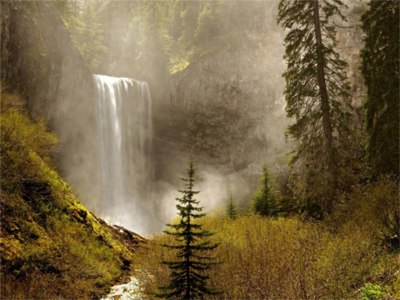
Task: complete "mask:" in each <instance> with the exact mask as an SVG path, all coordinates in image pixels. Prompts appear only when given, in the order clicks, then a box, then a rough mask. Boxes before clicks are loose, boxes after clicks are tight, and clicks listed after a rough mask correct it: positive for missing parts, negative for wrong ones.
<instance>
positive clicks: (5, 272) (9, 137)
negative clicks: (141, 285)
mask: <svg viewBox="0 0 400 300" xmlns="http://www.w3.org/2000/svg"><path fill="white" fill-rule="evenodd" d="M2 96H3V94H2ZM2 98H3V97H2ZM0 137H1V139H0V158H1V189H0V206H1V208H2V215H1V218H2V226H1V228H0V241H1V242H0V253H1V257H2V260H1V269H2V276H1V285H0V286H1V294H2V297H4V298H7V299H8V298H13V299H14V298H19V299H27V298H35V299H53V298H56V297H63V298H68V299H83V298H93V297H95V298H99V297H100V296H102V295H104V294H105V293H106V292H107V291H108V289H109V285H111V283H113V282H114V281H115V280H116V279H118V278H120V277H121V276H122V270H121V268H122V267H125V269H126V268H129V264H130V261H131V260H132V252H131V251H132V249H130V248H128V246H127V245H125V244H124V243H123V242H122V239H121V236H119V235H118V233H117V230H114V229H113V228H111V227H109V226H107V225H106V224H104V222H103V223H101V221H100V220H99V219H97V218H96V217H95V216H94V215H92V214H91V213H90V212H89V211H87V209H86V208H84V207H83V206H82V205H81V204H80V203H78V202H77V199H76V197H75V196H74V195H73V194H72V192H71V189H70V187H69V186H68V185H67V184H66V183H65V182H64V181H63V180H62V179H61V178H60V176H59V175H58V174H57V172H56V171H55V170H54V169H53V167H52V154H53V153H54V148H55V146H56V143H57V138H56V137H55V135H54V134H52V133H51V132H49V131H48V130H47V128H46V126H45V124H44V122H43V121H42V120H39V121H34V120H32V119H30V118H29V116H28V115H27V114H26V113H25V112H24V111H22V110H16V109H15V108H12V106H10V107H9V108H8V109H5V110H3V111H2V113H1V115H0Z"/></svg>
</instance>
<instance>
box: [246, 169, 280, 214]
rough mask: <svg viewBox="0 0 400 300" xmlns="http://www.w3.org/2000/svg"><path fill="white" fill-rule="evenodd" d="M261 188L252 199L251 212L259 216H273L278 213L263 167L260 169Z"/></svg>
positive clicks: (266, 170)
mask: <svg viewBox="0 0 400 300" xmlns="http://www.w3.org/2000/svg"><path fill="white" fill-rule="evenodd" d="M260 183H261V187H260V189H259V190H258V191H257V192H256V193H255V195H254V196H253V199H252V211H253V212H254V213H255V214H257V215H260V216H264V217H266V216H275V215H276V214H277V213H278V210H279V208H278V205H277V202H276V199H275V197H274V195H273V192H272V190H271V186H270V183H269V176H268V169H267V166H266V165H264V166H263V169H262V177H261V181H260Z"/></svg>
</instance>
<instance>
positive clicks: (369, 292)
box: [361, 283, 387, 300]
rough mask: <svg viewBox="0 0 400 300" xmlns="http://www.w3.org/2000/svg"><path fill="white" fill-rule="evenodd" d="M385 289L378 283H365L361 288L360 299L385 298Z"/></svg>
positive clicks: (375, 299)
mask: <svg viewBox="0 0 400 300" xmlns="http://www.w3.org/2000/svg"><path fill="white" fill-rule="evenodd" d="M386 294H387V289H385V288H384V287H382V286H381V285H380V284H373V283H366V284H365V285H364V286H363V287H362V288H361V299H362V300H381V299H385V295H386Z"/></svg>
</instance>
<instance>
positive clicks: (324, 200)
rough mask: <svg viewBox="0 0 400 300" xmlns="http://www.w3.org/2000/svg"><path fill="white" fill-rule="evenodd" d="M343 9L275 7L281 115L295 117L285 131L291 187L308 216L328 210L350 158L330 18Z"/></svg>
mask: <svg viewBox="0 0 400 300" xmlns="http://www.w3.org/2000/svg"><path fill="white" fill-rule="evenodd" d="M342 7H343V3H342V1H336V0H335V1H296V0H290V1H287V0H282V1H281V2H280V4H279V13H278V22H279V23H281V24H282V26H283V27H284V28H286V29H288V32H287V34H286V37H285V46H286V52H285V58H286V60H287V70H286V72H285V73H284V77H285V79H286V89H285V98H286V103H287V106H286V112H287V115H288V117H290V118H294V119H295V120H294V123H293V125H291V126H289V128H288V133H289V134H290V135H291V136H292V137H294V138H295V139H296V140H297V141H298V142H299V144H298V148H297V150H296V151H295V153H294V156H293V159H292V167H293V175H292V177H291V185H292V186H293V189H294V191H295V193H296V195H298V197H299V198H300V199H301V201H302V204H301V206H303V208H305V209H306V210H308V211H309V212H311V213H313V212H315V211H317V212H321V211H322V212H327V211H331V209H332V206H333V203H332V202H333V200H334V193H335V192H336V190H337V187H338V186H339V185H340V183H341V182H340V181H339V177H340V171H341V170H340V169H339V166H341V165H344V164H343V160H344V159H346V158H348V157H349V153H348V151H349V149H350V147H349V145H350V143H348V139H349V137H350V131H349V117H350V115H349V108H348V106H349V102H348V98H349V84H348V80H347V77H346V73H347V71H346V66H347V65H346V63H345V62H344V61H343V60H341V59H340V56H339V54H338V52H337V51H336V47H337V41H336V37H335V36H336V31H335V26H333V25H332V22H333V19H334V18H338V19H341V20H343V19H344V17H343V15H342V14H341V9H342ZM342 172H343V173H345V171H344V170H342ZM317 182H318V184H316V183H317Z"/></svg>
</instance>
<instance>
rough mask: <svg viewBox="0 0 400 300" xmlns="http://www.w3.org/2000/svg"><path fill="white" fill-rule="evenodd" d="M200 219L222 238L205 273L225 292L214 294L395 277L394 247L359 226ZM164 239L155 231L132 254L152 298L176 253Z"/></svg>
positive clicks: (331, 293)
mask: <svg viewBox="0 0 400 300" xmlns="http://www.w3.org/2000/svg"><path fill="white" fill-rule="evenodd" d="M203 223H204V226H205V228H207V229H208V230H211V231H213V232H215V233H216V234H215V235H214V237H213V239H214V240H215V241H217V242H219V243H220V246H219V247H218V248H217V249H216V250H214V252H213V253H212V254H213V255H215V256H216V257H217V258H218V260H219V261H221V262H222V264H220V265H217V266H216V267H215V268H214V269H213V270H212V271H211V272H210V278H211V279H210V286H211V287H212V288H214V289H215V290H220V291H222V292H223V293H222V294H220V295H218V296H212V297H211V298H220V299H339V298H341V299H342V298H356V297H358V290H359V288H361V287H362V286H363V284H364V283H365V282H370V281H374V280H378V279H380V278H382V276H386V277H387V278H391V279H392V277H393V274H395V272H396V270H397V269H398V268H399V262H398V260H397V259H398V257H397V256H396V254H390V253H389V252H388V251H386V249H385V247H384V246H382V244H381V242H380V241H379V239H377V238H376V237H375V236H374V235H373V234H369V233H368V232H365V230H363V228H362V226H353V228H352V230H351V231H348V230H336V231H335V232H334V233H333V232H331V231H329V230H328V229H326V225H324V224H322V223H311V222H303V221H300V220H299V219H296V218H279V219H270V218H262V217H258V216H243V217H240V218H238V219H236V220H233V221H232V220H229V219H227V218H225V217H222V216H211V217H206V218H205V219H204V220H203ZM165 242H167V243H171V242H172V240H171V238H170V237H167V236H159V237H156V238H155V239H154V240H153V241H152V242H151V243H149V245H148V246H147V248H144V249H142V250H141V251H140V252H139V253H140V254H139V256H138V258H137V262H138V265H137V269H138V270H139V271H138V273H137V277H138V279H139V281H140V282H141V283H142V285H143V289H144V291H145V292H146V293H148V295H149V298H153V296H151V293H153V292H154V291H156V290H157V287H159V286H162V285H164V284H166V283H167V282H168V278H169V277H168V276H169V270H168V269H167V268H166V267H165V266H163V265H162V264H160V261H162V260H169V259H172V258H173V257H174V252H173V251H171V250H167V249H165V248H163V247H161V246H160V245H161V244H162V243H165Z"/></svg>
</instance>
